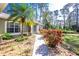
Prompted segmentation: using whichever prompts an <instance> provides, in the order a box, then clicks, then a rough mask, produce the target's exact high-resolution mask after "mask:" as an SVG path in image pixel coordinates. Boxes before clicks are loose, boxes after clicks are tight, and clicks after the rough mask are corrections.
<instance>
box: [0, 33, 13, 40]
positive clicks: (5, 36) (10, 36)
mask: <svg viewBox="0 0 79 59" xmlns="http://www.w3.org/2000/svg"><path fill="white" fill-rule="evenodd" d="M1 37H2V39H3V40H9V39H11V38H12V37H13V36H12V35H11V34H10V33H4V34H3V35H2V36H1Z"/></svg>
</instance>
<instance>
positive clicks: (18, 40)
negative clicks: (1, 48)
mask: <svg viewBox="0 0 79 59" xmlns="http://www.w3.org/2000/svg"><path fill="white" fill-rule="evenodd" d="M15 41H17V42H21V41H24V38H23V37H21V36H20V37H17V38H16V39H15Z"/></svg>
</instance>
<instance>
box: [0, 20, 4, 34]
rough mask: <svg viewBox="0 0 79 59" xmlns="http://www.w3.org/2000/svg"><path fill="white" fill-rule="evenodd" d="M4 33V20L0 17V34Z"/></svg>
mask: <svg viewBox="0 0 79 59" xmlns="http://www.w3.org/2000/svg"><path fill="white" fill-rule="evenodd" d="M3 33H5V20H3V19H0V34H3Z"/></svg>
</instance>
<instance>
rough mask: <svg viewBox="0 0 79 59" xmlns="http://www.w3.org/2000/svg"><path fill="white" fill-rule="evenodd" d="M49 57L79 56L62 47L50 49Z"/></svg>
mask: <svg viewBox="0 0 79 59" xmlns="http://www.w3.org/2000/svg"><path fill="white" fill-rule="evenodd" d="M49 56H77V55H76V54H75V53H73V52H71V51H69V50H67V49H64V48H63V47H61V46H57V47H56V48H49Z"/></svg>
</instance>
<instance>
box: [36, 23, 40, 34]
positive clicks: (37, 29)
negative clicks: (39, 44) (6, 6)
mask: <svg viewBox="0 0 79 59" xmlns="http://www.w3.org/2000/svg"><path fill="white" fill-rule="evenodd" d="M36 29H37V33H39V25H37V27H36Z"/></svg>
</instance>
